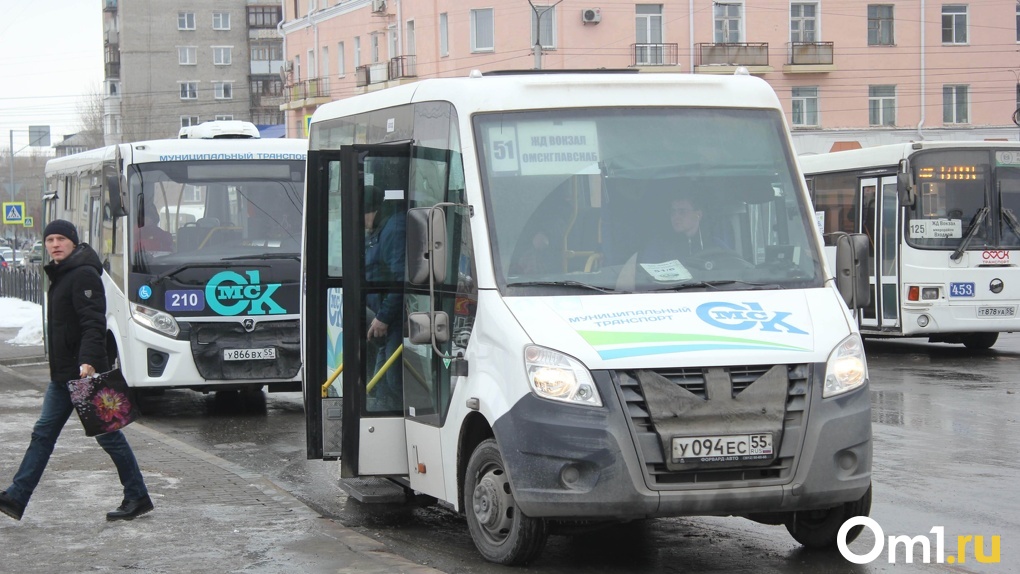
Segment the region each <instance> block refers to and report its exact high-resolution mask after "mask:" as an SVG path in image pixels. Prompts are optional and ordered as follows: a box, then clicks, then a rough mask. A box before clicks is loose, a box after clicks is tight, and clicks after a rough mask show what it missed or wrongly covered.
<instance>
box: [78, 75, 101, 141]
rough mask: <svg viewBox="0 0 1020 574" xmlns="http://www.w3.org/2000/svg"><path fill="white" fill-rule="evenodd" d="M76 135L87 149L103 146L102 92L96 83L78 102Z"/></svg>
mask: <svg viewBox="0 0 1020 574" xmlns="http://www.w3.org/2000/svg"><path fill="white" fill-rule="evenodd" d="M78 136H79V138H80V140H81V143H82V144H83V145H85V146H86V147H87V148H88V149H95V148H99V147H103V92H102V90H101V89H100V87H99V86H98V85H96V84H93V85H92V87H91V88H90V89H89V91H88V93H86V94H85V95H84V96H82V99H81V100H79V102H78Z"/></svg>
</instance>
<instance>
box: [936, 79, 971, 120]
mask: <svg viewBox="0 0 1020 574" xmlns="http://www.w3.org/2000/svg"><path fill="white" fill-rule="evenodd" d="M969 92H970V88H969V87H968V86H942V123H944V124H966V123H970V113H968V108H969V107H970V105H969V104H970V97H969Z"/></svg>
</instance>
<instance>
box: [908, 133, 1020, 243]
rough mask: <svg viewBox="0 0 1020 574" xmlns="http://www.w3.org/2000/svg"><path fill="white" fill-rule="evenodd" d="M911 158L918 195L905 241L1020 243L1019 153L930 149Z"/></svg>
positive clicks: (910, 210)
mask: <svg viewBox="0 0 1020 574" xmlns="http://www.w3.org/2000/svg"><path fill="white" fill-rule="evenodd" d="M911 161H912V168H913V170H914V179H915V182H916V186H917V200H916V201H915V202H914V204H913V205H912V206H910V207H908V208H907V226H906V236H907V237H906V240H907V243H909V244H910V245H912V246H914V247H919V248H927V249H949V250H956V249H959V248H961V247H963V248H964V249H977V250H982V249H988V248H1000V247H1001V248H1015V247H1016V246H1017V245H1020V222H1018V221H1017V214H1020V153H1018V152H1016V151H1015V150H1009V151H1003V150H998V151H996V150H959V149H957V150H932V151H924V152H918V153H917V154H916V155H915V156H914V157H913V159H912V160H911Z"/></svg>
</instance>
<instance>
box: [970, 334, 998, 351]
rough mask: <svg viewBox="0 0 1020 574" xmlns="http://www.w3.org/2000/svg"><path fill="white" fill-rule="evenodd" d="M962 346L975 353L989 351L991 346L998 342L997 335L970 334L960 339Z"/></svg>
mask: <svg viewBox="0 0 1020 574" xmlns="http://www.w3.org/2000/svg"><path fill="white" fill-rule="evenodd" d="M961 338H962V339H963V346H964V347H967V348H968V349H974V350H976V351H984V350H985V349H991V348H992V345H994V344H995V342H996V341H998V340H999V334H998V333H970V334H969V335H964V336H963V337H961Z"/></svg>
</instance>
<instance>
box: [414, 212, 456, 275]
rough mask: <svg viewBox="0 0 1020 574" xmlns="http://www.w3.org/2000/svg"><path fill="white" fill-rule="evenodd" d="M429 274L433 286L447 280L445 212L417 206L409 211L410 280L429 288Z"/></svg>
mask: <svg viewBox="0 0 1020 574" xmlns="http://www.w3.org/2000/svg"><path fill="white" fill-rule="evenodd" d="M430 231H431V233H430ZM430 274H431V280H432V281H433V282H434V283H439V284H442V283H443V282H445V281H446V213H445V212H444V211H443V210H442V209H437V208H431V207H414V208H411V209H409V210H407V280H408V282H409V283H411V284H412V285H428V284H429V280H430Z"/></svg>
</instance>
